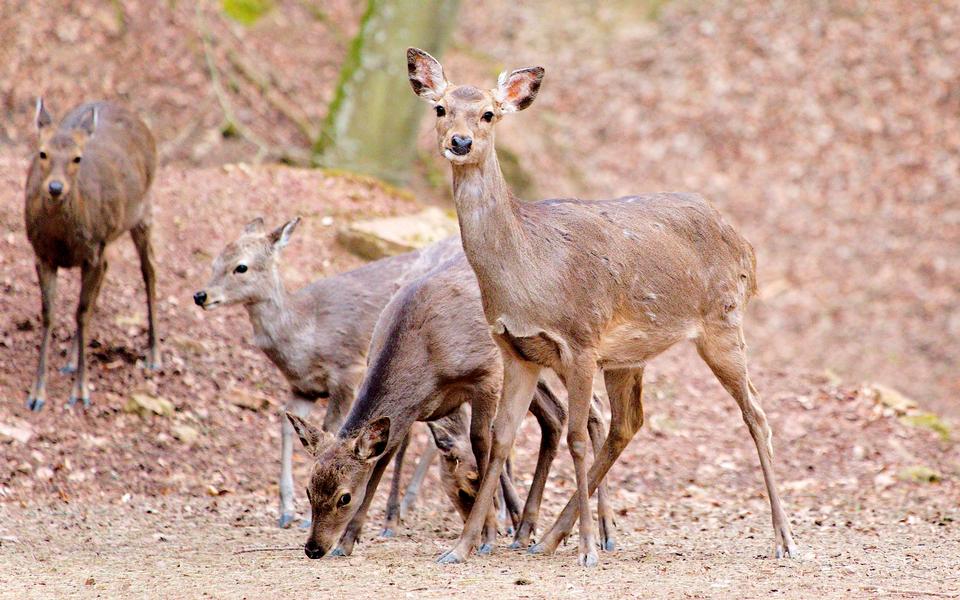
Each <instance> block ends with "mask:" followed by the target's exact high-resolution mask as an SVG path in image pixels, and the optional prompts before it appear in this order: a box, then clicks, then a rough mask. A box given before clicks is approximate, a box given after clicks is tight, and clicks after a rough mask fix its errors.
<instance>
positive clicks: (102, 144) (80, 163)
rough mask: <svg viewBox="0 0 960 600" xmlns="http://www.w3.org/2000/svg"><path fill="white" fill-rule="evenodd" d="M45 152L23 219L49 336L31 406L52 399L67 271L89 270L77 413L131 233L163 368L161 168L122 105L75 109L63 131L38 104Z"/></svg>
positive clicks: (35, 165) (86, 396) (32, 171)
mask: <svg viewBox="0 0 960 600" xmlns="http://www.w3.org/2000/svg"><path fill="white" fill-rule="evenodd" d="M35 126H36V133H37V137H36V140H37V144H36V147H35V148H34V153H33V157H32V159H31V160H30V166H29V169H28V171H27V181H26V186H25V190H26V194H25V196H26V198H25V203H24V220H25V223H26V231H27V238H28V239H29V241H30V244H31V246H32V247H33V252H34V255H35V259H36V260H35V262H36V271H37V279H38V281H39V284H40V298H41V319H42V333H41V335H40V357H39V360H38V364H37V371H36V377H35V379H34V383H33V386H32V387H31V390H30V393H29V396H28V398H27V407H28V408H29V409H30V410H31V411H39V410H41V409H42V408H43V406H44V404H45V403H46V400H47V354H48V349H49V346H50V338H51V335H52V327H53V322H54V305H55V303H56V296H57V274H58V271H59V269H72V268H75V267H80V273H81V275H80V279H81V284H80V299H79V302H78V304H77V312H76V333H75V335H74V337H73V342H72V349H71V351H70V356H69V358H68V362H67V365H66V366H65V367H64V368H63V369H62V371H63V372H65V373H74V374H75V376H74V382H73V388H72V390H71V392H70V398H69V401H68V405H69V406H74V405H75V404H76V403H77V402H82V403H83V406H84V407H89V406H90V391H89V386H88V383H87V357H86V340H87V335H88V332H89V325H90V317H91V315H92V313H93V309H94V306H95V305H96V302H97V298H98V296H99V294H100V286H101V285H102V283H103V278H104V276H105V275H106V272H107V258H106V256H105V254H104V251H105V249H106V247H107V245H108V244H110V243H111V242H113V241H114V240H116V239H117V238H118V237H120V236H121V235H123V234H124V233H126V232H130V237H131V238H132V239H133V243H134V246H136V249H137V253H138V255H139V257H140V272H141V274H142V276H143V281H144V285H145V286H146V292H147V316H148V338H149V340H148V343H149V349H148V351H147V358H146V361H145V362H146V367H147V368H148V369H151V370H154V371H157V370H160V369H161V368H162V363H161V356H160V346H159V338H158V334H157V327H156V320H157V314H156V313H157V307H156V273H155V271H154V265H153V249H152V246H151V242H150V231H151V203H150V197H149V196H148V191H149V190H150V184H151V183H153V179H154V174H155V172H156V166H157V158H156V155H157V152H156V144H155V142H154V139H153V135H152V134H151V133H150V130H149V129H148V128H147V126H146V125H145V124H144V123H143V121H142V120H140V118H139V117H137V115H135V114H134V113H133V112H131V111H130V110H128V109H126V108H124V107H122V106H120V105H118V104H115V103H113V102H88V103H84V104H80V105H79V106H76V107H75V108H73V109H72V110H71V111H69V112H68V113H67V114H66V116H64V118H63V120H61V121H60V124H59V125H58V126H57V127H54V126H53V117H52V116H51V115H50V113H49V112H48V111H47V108H46V106H45V105H44V102H43V98H38V99H37V104H36V115H35Z"/></svg>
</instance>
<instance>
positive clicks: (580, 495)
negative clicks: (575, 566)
mask: <svg viewBox="0 0 960 600" xmlns="http://www.w3.org/2000/svg"><path fill="white" fill-rule="evenodd" d="M595 370H596V363H595V362H594V361H592V360H589V361H587V360H585V361H583V364H582V365H577V366H575V367H574V368H573V369H571V371H570V372H569V373H567V375H566V377H565V378H564V379H565V383H566V386H567V396H568V403H569V409H570V420H569V423H568V425H567V446H568V447H569V448H570V456H572V457H573V467H574V472H575V473H576V476H577V502H578V504H579V509H580V554H579V557H578V560H577V562H578V563H579V564H580V565H581V566H584V567H595V566H596V565H597V563H598V562H599V560H600V558H599V556H597V548H596V542H595V539H596V538H595V536H594V532H593V515H592V514H591V512H590V491H589V490H588V479H587V462H586V458H587V443H588V441H589V435H588V427H587V424H588V420H589V416H590V401H591V399H592V397H593V374H594V371H595Z"/></svg>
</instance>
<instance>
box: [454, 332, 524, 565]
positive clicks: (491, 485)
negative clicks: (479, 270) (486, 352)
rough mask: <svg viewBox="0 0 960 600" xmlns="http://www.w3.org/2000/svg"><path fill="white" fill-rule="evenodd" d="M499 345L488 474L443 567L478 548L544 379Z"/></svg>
mask: <svg viewBox="0 0 960 600" xmlns="http://www.w3.org/2000/svg"><path fill="white" fill-rule="evenodd" d="M497 342H498V345H500V348H501V351H502V352H503V362H504V368H503V396H502V397H501V398H500V405H499V407H498V409H497V411H496V417H495V419H494V422H493V443H492V447H491V449H490V460H489V461H488V464H487V468H486V470H485V471H481V473H483V476H482V478H481V480H480V490H479V491H478V492H477V499H476V502H474V505H473V508H472V509H471V510H470V516H469V517H467V522H466V523H465V524H464V526H463V533H461V534H460V539H459V540H458V541H457V544H456V545H455V546H454V547H453V548H451V549H450V550H448V551H447V552H445V553H444V554H442V555H441V556H440V558H439V559H437V562H439V563H441V564H453V563H460V562H463V561H464V560H466V558H467V556H469V554H470V553H471V552H472V551H473V549H474V548H475V547H476V546H477V541H478V539H479V537H480V531H481V529H482V528H483V525H484V523H485V521H486V519H487V516H488V514H489V513H490V511H491V509H492V508H493V497H494V495H495V494H496V492H497V487H498V486H499V485H500V470H501V469H502V468H503V465H504V463H505V462H506V460H507V458H508V457H509V456H510V450H511V449H512V448H513V441H514V439H515V438H516V436H517V428H518V427H519V426H520V421H521V420H523V416H524V415H525V414H526V413H527V409H528V408H529V407H530V401H531V400H532V399H533V392H534V389H535V388H536V385H537V379H538V377H539V376H540V366H539V365H536V364H534V363H531V362H527V361H522V360H520V359H518V358H517V357H516V356H515V355H514V354H513V352H512V350H510V349H509V347H504V346H503V342H502V340H500V339H499V338H497Z"/></svg>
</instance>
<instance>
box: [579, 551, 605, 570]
mask: <svg viewBox="0 0 960 600" xmlns="http://www.w3.org/2000/svg"><path fill="white" fill-rule="evenodd" d="M599 563H600V559H599V558H598V557H597V553H596V552H595V551H593V552H588V553H586V554H581V555H580V558H579V559H578V560H577V564H579V565H580V566H581V567H595V566H597V564H599Z"/></svg>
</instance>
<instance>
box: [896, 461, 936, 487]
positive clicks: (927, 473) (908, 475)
mask: <svg viewBox="0 0 960 600" xmlns="http://www.w3.org/2000/svg"><path fill="white" fill-rule="evenodd" d="M897 477H898V478H899V479H900V480H901V481H912V482H914V483H936V482H938V481H940V480H941V479H943V476H942V475H941V474H940V473H939V472H937V471H934V470H933V469H931V468H930V467H925V466H923V465H914V466H912V467H904V468H902V469H900V472H899V473H897Z"/></svg>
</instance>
